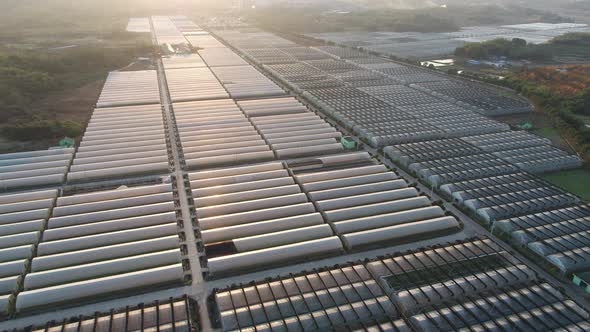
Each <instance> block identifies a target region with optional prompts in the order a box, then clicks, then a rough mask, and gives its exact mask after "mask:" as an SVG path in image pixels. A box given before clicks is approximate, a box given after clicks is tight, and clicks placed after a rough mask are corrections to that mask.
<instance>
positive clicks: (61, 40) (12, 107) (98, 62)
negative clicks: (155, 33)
mask: <svg viewBox="0 0 590 332" xmlns="http://www.w3.org/2000/svg"><path fill="white" fill-rule="evenodd" d="M80 4H81V7H80V8H76V9H73V11H75V12H74V13H68V14H65V12H67V10H66V11H64V10H63V7H64V6H66V7H67V3H66V2H65V1H59V0H58V1H55V2H54V3H53V7H52V6H46V7H43V6H40V7H39V8H37V7H36V6H35V5H34V3H32V2H30V1H22V2H18V3H13V4H12V5H8V4H2V5H0V10H1V12H0V118H2V119H3V121H2V123H0V153H1V152H15V151H22V150H34V149H46V148H48V147H50V146H54V145H55V144H56V143H57V142H58V141H59V140H60V139H61V138H63V137H64V136H70V137H76V136H78V135H79V134H80V133H81V132H82V130H83V128H84V127H85V124H86V121H87V120H88V117H89V115H90V113H91V111H92V108H93V105H94V104H95V102H96V99H97V97H98V94H99V92H100V89H101V88H102V85H103V83H104V79H105V78H106V75H107V74H108V72H109V71H112V70H116V69H120V68H125V67H126V66H128V65H129V64H130V63H132V62H135V60H136V58H137V57H138V56H149V54H150V52H151V40H150V37H149V35H148V34H134V33H127V32H125V26H126V24H127V20H128V16H129V15H130V13H129V12H116V11H115V12H113V13H111V14H110V15H109V14H107V13H106V12H104V11H102V12H101V11H97V10H93V9H97V8H84V6H83V5H84V4H90V2H85V1H82V2H81V3H80ZM5 6H7V7H5ZM10 14H12V15H10ZM15 17H19V18H21V20H20V21H18V20H15ZM144 66H145V64H144Z"/></svg>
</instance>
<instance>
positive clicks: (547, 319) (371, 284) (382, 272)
mask: <svg viewBox="0 0 590 332" xmlns="http://www.w3.org/2000/svg"><path fill="white" fill-rule="evenodd" d="M215 304H216V306H217V309H218V312H219V321H220V326H219V327H221V328H222V329H223V330H224V331H250V330H256V331H271V330H281V331H286V330H289V331H306V330H341V329H351V330H363V331H364V330H369V331H370V330H386V331H439V330H441V331H451V330H453V331H455V330H506V329H513V328H517V329H519V330H531V331H546V330H559V329H562V330H580V331H581V330H585V329H588V328H590V325H588V320H589V318H590V312H588V311H587V310H586V309H584V308H583V306H582V305H580V304H578V303H576V302H575V301H574V300H572V299H570V298H568V297H567V295H564V294H563V293H562V292H561V291H560V290H558V288H557V287H556V286H554V285H552V284H550V283H548V282H545V281H543V280H542V279H539V277H538V276H537V275H536V274H535V273H534V272H533V271H532V270H530V269H528V268H527V267H526V266H525V265H524V264H523V263H522V262H520V261H518V260H517V259H516V258H515V257H513V256H511V255H510V254H509V253H507V252H506V251H504V250H503V249H501V248H500V247H499V246H498V245H497V244H496V243H495V242H493V241H492V240H490V239H487V238H484V239H478V238H476V239H471V240H466V241H463V242H458V243H449V244H446V245H441V246H437V247H435V248H424V249H417V250H414V251H411V252H407V253H398V254H395V255H390V256H387V257H383V258H379V259H374V260H369V261H367V262H355V263H350V264H347V265H345V266H335V267H326V268H322V269H318V270H312V271H303V272H301V273H297V274H291V275H289V276H284V277H276V278H272V279H267V280H264V281H262V280H261V281H257V282H253V283H250V284H242V285H233V286H232V287H228V288H226V289H221V290H218V291H217V292H216V293H215Z"/></svg>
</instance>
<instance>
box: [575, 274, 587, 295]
mask: <svg viewBox="0 0 590 332" xmlns="http://www.w3.org/2000/svg"><path fill="white" fill-rule="evenodd" d="M572 281H573V282H574V284H576V285H578V286H580V287H582V288H583V289H584V290H585V291H586V293H589V294H590V271H588V272H579V273H574V274H573V276H572Z"/></svg>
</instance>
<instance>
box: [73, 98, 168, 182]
mask: <svg viewBox="0 0 590 332" xmlns="http://www.w3.org/2000/svg"><path fill="white" fill-rule="evenodd" d="M168 168H169V163H168V150H167V145H166V129H165V125H164V119H163V114H162V108H161V106H160V104H159V103H158V104H152V105H138V106H122V107H108V108H96V109H94V112H93V113H92V117H91V119H90V121H89V122H88V125H87V127H86V131H85V132H84V136H83V138H82V141H81V142H80V145H79V146H78V150H77V152H76V155H75V158H74V161H73V162H72V166H71V167H70V170H69V173H68V182H88V181H97V180H100V179H102V180H105V179H113V178H124V177H130V176H132V175H135V176H139V175H143V174H163V173H167V172H168Z"/></svg>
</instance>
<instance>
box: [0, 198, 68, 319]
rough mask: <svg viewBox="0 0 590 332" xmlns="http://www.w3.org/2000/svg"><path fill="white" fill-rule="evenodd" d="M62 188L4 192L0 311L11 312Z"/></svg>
mask: <svg viewBox="0 0 590 332" xmlns="http://www.w3.org/2000/svg"><path fill="white" fill-rule="evenodd" d="M57 195H58V190H57V189H51V190H40V191H30V192H25V193H18V194H10V195H2V196H0V313H2V315H5V314H6V313H8V312H9V310H10V307H11V303H12V302H13V301H14V295H15V294H16V293H17V292H18V290H19V289H20V287H21V284H22V281H23V277H24V275H25V274H26V272H27V270H28V267H29V265H30V262H31V258H32V257H33V255H34V253H35V245H36V244H37V243H38V242H39V239H40V238H41V232H42V231H43V229H44V228H45V222H46V221H47V219H48V218H49V216H50V215H51V209H52V208H53V206H54V204H55V199H56V198H57Z"/></svg>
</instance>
